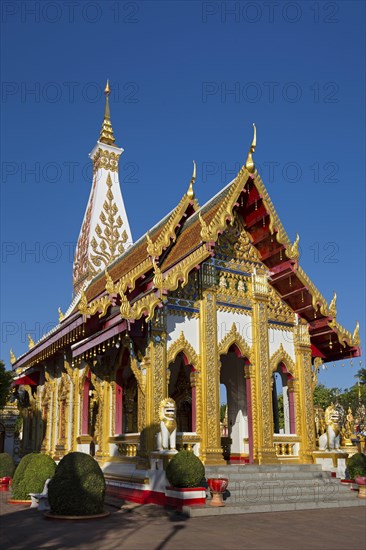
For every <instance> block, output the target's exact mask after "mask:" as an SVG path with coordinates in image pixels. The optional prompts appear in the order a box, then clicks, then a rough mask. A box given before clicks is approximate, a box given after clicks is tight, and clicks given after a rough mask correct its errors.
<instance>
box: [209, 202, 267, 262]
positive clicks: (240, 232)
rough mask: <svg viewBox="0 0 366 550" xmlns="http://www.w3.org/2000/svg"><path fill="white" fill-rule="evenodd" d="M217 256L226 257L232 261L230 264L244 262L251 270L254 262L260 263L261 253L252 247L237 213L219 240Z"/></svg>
mask: <svg viewBox="0 0 366 550" xmlns="http://www.w3.org/2000/svg"><path fill="white" fill-rule="evenodd" d="M215 256H218V257H225V258H227V259H229V260H230V263H232V262H233V261H235V260H238V261H240V262H244V263H245V264H246V265H245V267H246V268H249V269H252V263H253V262H254V263H258V262H260V259H259V253H258V251H257V249H256V248H255V247H254V246H253V245H252V243H251V241H250V238H249V235H248V233H247V232H246V231H245V229H244V226H243V222H242V220H241V219H240V218H239V216H238V214H237V213H236V212H234V216H233V223H232V225H228V226H227V227H226V229H225V231H224V232H223V233H222V234H221V235H219V237H218V239H217V242H216V246H215Z"/></svg>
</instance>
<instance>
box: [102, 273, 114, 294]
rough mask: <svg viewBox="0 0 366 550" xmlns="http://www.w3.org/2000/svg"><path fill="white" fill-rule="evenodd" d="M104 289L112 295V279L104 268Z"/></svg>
mask: <svg viewBox="0 0 366 550" xmlns="http://www.w3.org/2000/svg"><path fill="white" fill-rule="evenodd" d="M104 273H105V289H106V291H107V292H108V294H109V295H112V294H113V293H114V292H115V289H114V284H113V279H112V277H111V276H110V275H109V273H108V271H107V270H105V272H104Z"/></svg>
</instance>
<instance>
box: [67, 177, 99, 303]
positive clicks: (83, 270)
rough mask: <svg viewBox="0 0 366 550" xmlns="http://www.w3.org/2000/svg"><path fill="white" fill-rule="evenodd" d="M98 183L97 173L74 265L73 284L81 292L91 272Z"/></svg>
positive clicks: (76, 290)
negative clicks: (92, 220)
mask: <svg viewBox="0 0 366 550" xmlns="http://www.w3.org/2000/svg"><path fill="white" fill-rule="evenodd" d="M96 184H97V175H96V174H94V179H93V186H92V191H91V195H90V200H89V203H88V207H87V210H86V212H85V216H84V220H83V225H82V226H81V231H80V235H79V239H78V244H77V247H76V251H75V258H74V266H73V285H74V290H75V292H76V293H78V292H79V290H80V288H81V287H82V285H83V284H84V282H85V281H86V280H87V279H88V278H90V276H91V273H90V269H89V261H88V249H89V233H90V222H91V215H92V210H93V204H94V193H95V188H96Z"/></svg>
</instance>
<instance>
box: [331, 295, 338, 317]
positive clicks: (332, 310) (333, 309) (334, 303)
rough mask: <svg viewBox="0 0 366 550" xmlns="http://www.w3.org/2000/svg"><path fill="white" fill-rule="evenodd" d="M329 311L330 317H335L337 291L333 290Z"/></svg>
mask: <svg viewBox="0 0 366 550" xmlns="http://www.w3.org/2000/svg"><path fill="white" fill-rule="evenodd" d="M329 313H330V314H331V316H332V317H337V293H336V292H335V291H334V294H333V298H332V301H331V302H330V304H329Z"/></svg>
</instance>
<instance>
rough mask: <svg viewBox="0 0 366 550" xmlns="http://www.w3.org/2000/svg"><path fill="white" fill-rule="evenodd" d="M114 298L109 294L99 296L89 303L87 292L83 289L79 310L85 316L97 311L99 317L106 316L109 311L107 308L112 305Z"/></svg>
mask: <svg viewBox="0 0 366 550" xmlns="http://www.w3.org/2000/svg"><path fill="white" fill-rule="evenodd" d="M112 303H113V302H112V300H111V299H110V297H109V296H108V295H104V296H102V297H101V298H97V299H96V300H93V301H92V302H90V304H88V299H87V297H86V294H85V292H84V291H83V290H82V291H81V296H80V301H79V304H78V310H79V311H80V313H81V314H82V315H84V317H89V316H91V315H94V314H95V313H96V312H97V311H99V312H100V313H99V317H104V315H105V314H106V313H107V310H108V308H109V306H110V305H112Z"/></svg>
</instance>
